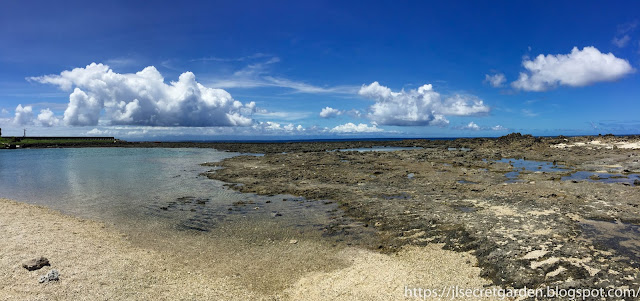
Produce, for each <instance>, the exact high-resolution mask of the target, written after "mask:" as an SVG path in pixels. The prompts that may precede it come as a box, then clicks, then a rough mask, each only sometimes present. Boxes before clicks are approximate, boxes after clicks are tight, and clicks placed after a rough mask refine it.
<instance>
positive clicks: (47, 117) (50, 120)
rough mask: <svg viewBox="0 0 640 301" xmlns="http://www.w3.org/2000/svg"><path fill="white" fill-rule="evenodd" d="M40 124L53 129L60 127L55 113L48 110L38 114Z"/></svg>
mask: <svg viewBox="0 0 640 301" xmlns="http://www.w3.org/2000/svg"><path fill="white" fill-rule="evenodd" d="M38 122H40V124H41V125H42V126H44V127H52V126H56V125H58V123H59V122H60V120H59V119H58V118H57V117H55V116H54V115H53V112H51V110H49V108H46V109H44V110H40V114H38Z"/></svg>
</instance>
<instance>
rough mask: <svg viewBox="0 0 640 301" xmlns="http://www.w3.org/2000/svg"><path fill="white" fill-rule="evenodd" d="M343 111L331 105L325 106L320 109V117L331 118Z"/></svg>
mask: <svg viewBox="0 0 640 301" xmlns="http://www.w3.org/2000/svg"><path fill="white" fill-rule="evenodd" d="M342 113H343V111H340V110H338V109H334V108H332V107H325V108H324V109H322V111H320V117H322V118H333V117H336V116H339V115H342Z"/></svg>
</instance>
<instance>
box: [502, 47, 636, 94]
mask: <svg viewBox="0 0 640 301" xmlns="http://www.w3.org/2000/svg"><path fill="white" fill-rule="evenodd" d="M522 65H523V66H524V68H525V69H526V70H527V71H526V72H521V73H520V77H519V78H518V80H517V81H514V82H512V83H511V86H513V87H514V88H516V89H521V90H525V91H545V90H549V89H551V88H554V87H556V86H558V85H565V86H571V87H581V86H586V85H590V84H593V83H596V82H602V81H614V80H617V79H619V78H621V77H623V76H625V75H627V74H630V73H632V72H634V69H633V68H632V67H631V65H630V64H629V62H628V61H627V60H624V59H620V58H617V57H615V56H614V55H613V54H612V53H607V54H604V53H601V52H600V51H599V50H598V49H596V48H595V47H591V46H589V47H584V48H583V49H582V50H578V48H577V47H574V48H573V49H572V50H571V53H569V54H558V55H551V54H549V55H546V56H544V55H542V54H541V55H539V56H538V57H536V59H535V60H533V61H532V60H524V61H523V62H522Z"/></svg>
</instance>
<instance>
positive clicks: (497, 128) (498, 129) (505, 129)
mask: <svg viewBox="0 0 640 301" xmlns="http://www.w3.org/2000/svg"><path fill="white" fill-rule="evenodd" d="M491 129H492V130H494V131H508V130H509V129H507V128H505V127H503V126H501V125H496V126H492V127H491Z"/></svg>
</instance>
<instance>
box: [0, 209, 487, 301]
mask: <svg viewBox="0 0 640 301" xmlns="http://www.w3.org/2000/svg"><path fill="white" fill-rule="evenodd" d="M0 208H2V209H0V254H1V257H0V300H409V299H412V298H409V299H407V297H406V296H405V293H406V292H405V287H406V288H438V289H440V288H442V287H447V286H456V285H457V286H459V287H464V288H482V287H485V286H489V285H490V283H489V282H488V281H487V280H486V279H483V278H481V277H479V274H480V269H479V268H478V267H474V265H475V264H476V260H475V258H474V257H473V256H472V255H471V254H470V253H464V252H454V251H448V250H443V249H442V246H441V245H436V244H433V245H429V246H427V247H415V246H407V247H404V248H403V249H402V250H401V251H400V252H398V253H397V254H392V255H386V254H380V253H376V252H373V251H370V250H365V249H361V248H356V247H342V248H330V247H328V246H327V244H324V243H318V242H314V241H306V240H300V241H299V242H297V243H295V244H292V243H290V241H289V240H283V242H282V243H274V244H272V245H267V246H260V247H257V248H262V249H261V250H260V252H248V253H245V254H247V255H246V256H242V255H241V254H238V253H237V252H235V253H234V252H220V253H219V254H205V255H206V256H203V257H201V258H198V257H196V258H195V259H194V258H181V255H180V253H179V252H175V250H171V251H163V250H162V249H161V248H156V247H149V248H147V247H144V246H142V245H141V244H140V243H135V242H132V241H131V237H128V236H127V235H124V234H123V233H122V232H120V231H119V230H116V229H114V228H113V227H111V226H107V225H105V224H103V223H100V222H96V221H90V220H84V219H79V218H76V217H71V216H67V215H63V214H61V213H59V212H56V211H53V210H51V209H48V208H44V207H39V206H34V205H28V204H24V203H19V202H15V201H11V200H6V199H0ZM167 239H171V238H167ZM220 243H225V242H224V241H222V242H220ZM245 247H246V248H250V246H245ZM204 250H209V249H207V248H204ZM212 250H215V248H214V249H212ZM288 250H289V251H288ZM40 256H44V257H47V258H48V259H49V261H50V262H51V266H48V267H44V268H42V269H40V270H37V271H31V272H30V271H27V270H26V269H24V268H22V263H23V262H25V261H27V260H30V259H33V258H37V257H40ZM191 256H193V254H192V252H185V253H184V255H182V257H191ZM238 257H241V258H238ZM205 258H216V260H214V259H205ZM313 258H318V259H317V260H315V259H313ZM225 263H226V264H227V265H229V264H233V265H237V266H240V267H241V268H240V269H241V270H242V269H247V268H245V267H251V268H250V269H251V271H252V272H253V273H254V274H256V273H257V274H261V273H263V274H264V275H268V277H262V278H261V277H256V278H251V277H242V276H238V274H241V273H235V272H233V269H231V268H230V267H229V266H225ZM278 266H284V267H286V268H278ZM295 266H300V267H304V268H300V269H294V268H292V267H295ZM52 269H57V270H58V271H59V272H60V280H59V281H54V282H50V283H45V284H40V283H38V278H39V276H41V275H44V274H46V273H47V272H48V271H50V270H52ZM263 278H267V279H266V280H265V279H263ZM256 279H257V280H256ZM269 279H272V281H270V280H269ZM252 281H261V282H262V286H267V289H265V288H264V287H261V286H260V285H254V283H252ZM270 283H275V284H277V285H271V287H272V289H271V290H270V289H268V288H269V286H270ZM429 300H437V299H429Z"/></svg>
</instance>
